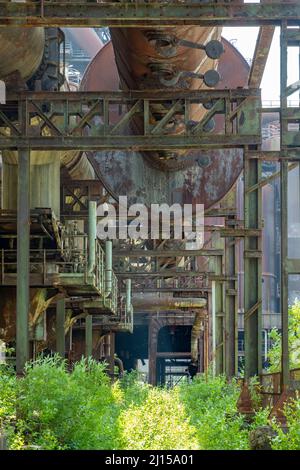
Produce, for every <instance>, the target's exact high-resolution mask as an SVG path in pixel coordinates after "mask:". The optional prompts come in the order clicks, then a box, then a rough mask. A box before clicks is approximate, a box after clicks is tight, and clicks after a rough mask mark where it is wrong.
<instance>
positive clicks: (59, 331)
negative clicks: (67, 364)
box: [56, 298, 66, 358]
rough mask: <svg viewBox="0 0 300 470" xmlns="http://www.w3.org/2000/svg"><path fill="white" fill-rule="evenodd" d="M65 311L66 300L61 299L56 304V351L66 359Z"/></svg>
mask: <svg viewBox="0 0 300 470" xmlns="http://www.w3.org/2000/svg"><path fill="white" fill-rule="evenodd" d="M65 309H66V300H65V299H64V298H63V299H59V300H58V301H57V303H56V351H57V352H58V353H59V354H60V355H61V357H62V358H64V357H65V349H66V345H65Z"/></svg>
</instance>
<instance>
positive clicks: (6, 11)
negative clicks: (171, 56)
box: [0, 0, 300, 27]
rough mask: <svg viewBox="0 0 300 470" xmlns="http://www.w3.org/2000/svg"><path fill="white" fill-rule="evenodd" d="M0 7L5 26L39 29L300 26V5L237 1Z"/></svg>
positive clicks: (3, 4) (40, 3)
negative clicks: (157, 26) (65, 27)
mask: <svg viewBox="0 0 300 470" xmlns="http://www.w3.org/2000/svg"><path fill="white" fill-rule="evenodd" d="M15 3H16V2H7V1H6V2H0V25H1V26H3V25H7V24H9V25H11V24H16V25H26V26H27V25H28V24H30V25H34V26H36V25H39V26H57V25H64V26H87V25H88V26H90V27H92V26H94V27H97V26H114V27H115V26H124V27H125V26H127V27H128V26H130V27H141V26H145V25H146V26H147V25H148V26H149V25H151V23H152V24H155V25H158V24H159V25H161V26H168V25H170V24H179V25H186V24H197V25H202V26H207V25H211V24H214V25H224V26H258V25H261V24H277V25H280V23H281V21H282V20H289V21H290V23H291V24H293V25H297V22H298V21H299V18H300V5H299V3H298V1H291V2H288V3H287V4H285V3H282V2H279V1H278V0H277V1H276V2H274V3H273V2H272V3H254V4H253V3H245V4H244V3H243V2H241V1H240V0H234V1H232V2H225V1H224V2H222V3H221V2H219V1H213V0H211V1H210V2H201V3H198V2H194V3H193V2H191V1H189V2H181V1H176V2H171V3H169V2H167V1H166V0H165V1H159V0H157V1H154V2H152V1H150V2H147V3H146V2H138V8H137V4H136V2H130V3H126V2H114V3H113V2H103V3H100V2H99V3H97V2H91V1H90V2H80V3H79V2H77V1H64V2H56V1H55V2H44V1H37V2H26V3H23V2H22V3H17V4H15Z"/></svg>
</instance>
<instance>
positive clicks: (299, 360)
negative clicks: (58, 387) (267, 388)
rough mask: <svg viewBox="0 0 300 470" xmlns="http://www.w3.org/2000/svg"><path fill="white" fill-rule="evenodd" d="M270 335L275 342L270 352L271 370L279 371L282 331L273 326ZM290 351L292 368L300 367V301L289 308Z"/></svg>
mask: <svg viewBox="0 0 300 470" xmlns="http://www.w3.org/2000/svg"><path fill="white" fill-rule="evenodd" d="M269 337H270V339H271V340H272V343H273V344H272V347H271V348H270V350H269V353H268V359H269V362H270V367H269V371H270V372H278V371H280V370H281V333H280V332H279V331H278V330H277V329H276V328H273V330H272V331H271V332H270V334H269ZM289 352H290V368H291V369H297V368H300V301H296V302H295V304H294V305H292V306H291V307H290V308H289Z"/></svg>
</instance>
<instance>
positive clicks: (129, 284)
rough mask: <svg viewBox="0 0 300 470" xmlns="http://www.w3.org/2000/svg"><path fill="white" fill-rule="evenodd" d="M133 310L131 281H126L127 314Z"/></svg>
mask: <svg viewBox="0 0 300 470" xmlns="http://www.w3.org/2000/svg"><path fill="white" fill-rule="evenodd" d="M131 310H132V305H131V279H126V313H127V314H128V313H130V312H131Z"/></svg>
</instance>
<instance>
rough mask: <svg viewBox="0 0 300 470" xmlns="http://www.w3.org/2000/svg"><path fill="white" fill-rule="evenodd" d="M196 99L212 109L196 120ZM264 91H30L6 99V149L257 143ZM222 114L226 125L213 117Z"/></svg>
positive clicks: (2, 109) (0, 124)
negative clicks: (213, 124) (215, 123)
mask: <svg viewBox="0 0 300 470" xmlns="http://www.w3.org/2000/svg"><path fill="white" fill-rule="evenodd" d="M195 106H196V107H198V106H204V107H206V109H207V108H209V110H208V111H207V112H206V114H205V117H204V118H203V119H202V120H200V121H194V120H192V116H193V112H194V110H195ZM260 109H261V104H260V91H259V90H251V89H248V90H246V89H245V90H205V91H189V90H188V91H177V90H176V91H171V92H170V91H167V90H164V91H162V90H160V91H155V92H154V91H153V92H146V91H135V92H99V93H94V92H76V93H74V92H73V93H72V92H71V93H70V92H58V93H54V92H52V93H51V92H50V93H44V92H38V93H30V92H24V93H19V94H17V95H11V96H8V99H7V103H6V104H5V105H1V106H0V132H1V128H2V135H1V134H0V149H9V148H10V149H17V148H20V147H27V148H28V147H30V148H31V149H32V150H43V149H44V150H46V149H47V150H51V149H53V150H54V149H56V150H63V149H65V150H68V149H69V150H72V149H76V150H82V151H84V150H88V151H91V150H103V149H107V150H108V149H126V150H172V149H193V148H197V149H205V148H223V147H243V146H245V145H250V144H259V143H260V140H261V130H260V113H259V111H260ZM214 118H218V120H219V121H220V124H219V126H220V131H218V133H216V134H212V133H210V132H209V131H208V130H207V129H208V128H210V126H208V123H209V122H210V121H211V120H212V119H214Z"/></svg>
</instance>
